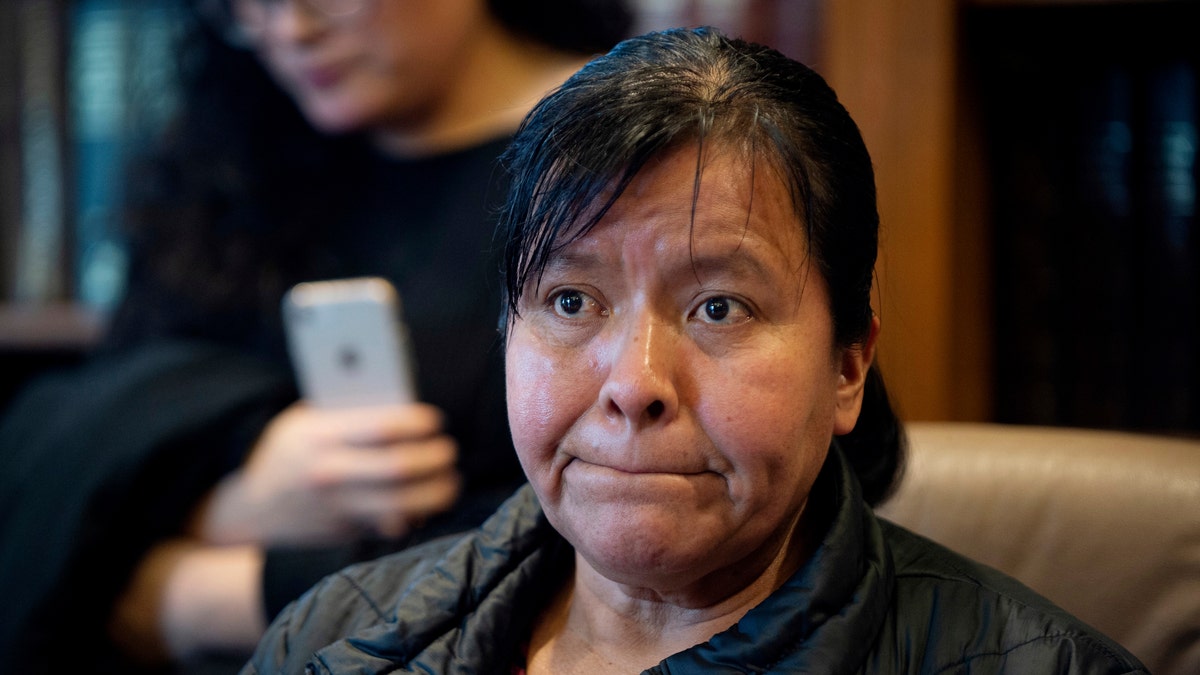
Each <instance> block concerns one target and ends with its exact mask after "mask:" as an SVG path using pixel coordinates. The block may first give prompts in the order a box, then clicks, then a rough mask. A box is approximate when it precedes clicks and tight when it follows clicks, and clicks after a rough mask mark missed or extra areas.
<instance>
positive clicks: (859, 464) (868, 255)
mask: <svg viewBox="0 0 1200 675" xmlns="http://www.w3.org/2000/svg"><path fill="white" fill-rule="evenodd" d="M688 141H694V142H696V143H698V144H700V145H701V146H703V145H705V144H711V143H724V144H735V145H736V146H738V147H742V148H744V149H746V150H748V151H749V153H750V155H751V157H763V158H766V159H767V160H768V161H771V162H772V163H773V164H774V165H775V166H777V167H778V168H779V169H781V174H782V175H783V176H784V177H785V179H786V180H788V182H789V188H790V190H791V193H792V198H793V203H794V204H795V206H796V210H797V213H798V216H799V217H800V221H801V222H802V223H803V224H804V228H805V232H806V235H807V239H808V242H809V250H810V254H811V255H812V258H813V260H814V262H815V263H816V266H817V268H818V269H819V271H820V272H821V274H822V276H823V277H824V279H825V280H826V282H827V284H828V287H829V295H830V303H831V311H832V314H833V324H834V339H835V341H836V343H837V344H838V345H839V346H842V347H848V346H853V345H857V344H862V343H863V342H864V341H865V340H866V339H867V336H868V335H869V332H870V329H871V321H872V312H871V305H870V300H871V285H872V281H873V278H874V266H875V257H876V249H877V245H878V229H879V215H878V212H877V209H876V205H875V178H874V172H873V170H872V168H871V159H870V156H869V155H868V153H867V149H866V146H865V145H864V143H863V140H862V136H861V135H860V133H859V131H858V127H857V126H856V125H855V124H854V121H853V120H852V119H851V118H850V115H849V114H848V113H847V112H846V110H845V108H844V107H842V105H841V104H840V103H839V102H838V100H837V96H836V94H834V92H833V90H832V89H831V88H830V87H829V86H828V85H827V84H826V83H825V81H824V80H823V79H822V78H821V76H820V75H818V74H817V73H815V72H814V71H812V70H811V69H809V68H808V67H806V66H804V65H803V64H800V63H798V62H796V61H793V60H791V59H789V58H787V57H786V56H784V55H782V54H780V53H779V52H777V51H775V50H773V49H770V48H768V47H764V46H761V45H755V44H751V43H748V42H745V41H742V40H736V39H729V38H727V37H725V36H724V35H722V34H721V33H719V32H718V31H716V30H714V29H712V28H698V29H694V30H684V29H676V30H670V31H663V32H658V33H651V34H648V35H644V36H641V37H636V38H632V39H629V40H626V41H624V42H622V43H620V44H619V45H617V46H616V47H615V48H614V49H613V50H612V51H611V52H609V53H608V54H607V55H604V56H602V57H599V58H597V59H595V60H593V61H592V62H590V63H589V64H588V65H587V66H585V67H584V68H583V69H582V70H580V71H579V72H578V73H576V74H575V75H574V76H572V77H571V78H570V79H569V80H568V81H567V82H566V83H564V84H563V85H562V87H561V88H559V89H558V90H557V91H556V92H554V93H552V94H551V95H549V96H547V97H546V98H545V99H544V100H543V101H542V102H541V103H539V104H538V105H537V106H536V107H535V108H534V109H533V110H532V111H531V112H530V114H529V116H528V117H527V118H526V119H525V122H524V124H523V125H522V127H521V130H520V131H519V132H518V134H517V136H516V138H515V139H514V142H513V144H512V145H511V146H510V148H509V150H508V152H507V153H506V154H505V156H504V161H505V163H506V165H507V166H508V167H509V169H510V171H511V173H512V183H511V188H510V193H509V198H508V202H507V205H506V207H505V211H504V213H503V214H502V216H501V223H500V226H501V228H502V230H503V231H504V233H505V234H506V237H507V241H506V244H505V257H504V260H505V273H506V284H505V293H506V307H507V311H508V313H509V317H510V318H515V317H516V315H517V311H518V310H517V307H518V303H519V300H520V296H521V293H522V292H523V289H524V288H525V286H526V284H527V282H530V281H533V280H536V279H537V278H538V277H539V276H540V274H541V272H542V270H543V268H544V267H545V265H546V264H547V262H548V261H549V259H550V257H551V256H552V255H553V254H554V253H555V252H556V251H557V250H559V249H560V248H561V247H562V246H564V245H566V244H567V243H570V242H571V241H573V240H574V239H576V238H578V237H580V236H583V235H584V234H586V233H587V232H588V231H589V230H590V229H591V228H592V227H594V226H595V225H596V223H597V222H599V220H600V219H601V218H602V217H603V216H604V213H605V212H606V211H607V209H608V208H609V207H610V206H611V205H612V204H613V202H614V201H616V199H617V198H618V197H619V196H620V194H621V192H622V191H623V190H624V189H625V187H626V186H627V185H628V184H629V182H630V181H631V180H632V179H633V177H634V176H635V175H636V174H637V173H638V171H639V170H640V169H641V168H642V167H643V166H644V165H645V163H646V162H647V161H648V160H649V159H650V158H652V157H654V156H656V155H659V154H661V153H662V152H663V151H665V150H667V149H669V148H672V147H676V146H677V145H678V144H680V143H682V142H688ZM867 389H868V391H867V392H866V395H865V396H864V409H863V413H862V415H860V418H859V423H858V424H857V425H856V427H855V429H854V431H853V432H851V433H850V434H848V435H846V436H844V437H842V438H841V439H840V441H839V442H840V444H841V446H842V448H843V450H844V451H845V452H846V455H847V457H848V459H849V461H850V462H851V464H852V465H853V466H854V469H855V471H856V473H857V474H858V475H859V478H860V480H861V482H862V483H863V490H864V494H865V496H866V498H867V500H868V501H869V502H870V503H877V502H878V501H881V500H882V499H883V498H884V497H885V496H886V495H887V494H888V492H889V489H890V487H891V485H892V483H893V480H894V477H895V475H896V472H897V469H898V466H899V462H900V458H901V455H902V445H903V434H902V432H901V430H900V426H899V421H898V420H897V418H896V415H895V414H894V412H893V411H892V409H891V405H890V403H889V401H888V398H887V393H886V390H885V389H884V387H883V380H882V378H881V377H880V376H879V373H878V371H877V370H876V369H875V367H874V366H872V372H871V373H870V374H869V375H868V379H867Z"/></svg>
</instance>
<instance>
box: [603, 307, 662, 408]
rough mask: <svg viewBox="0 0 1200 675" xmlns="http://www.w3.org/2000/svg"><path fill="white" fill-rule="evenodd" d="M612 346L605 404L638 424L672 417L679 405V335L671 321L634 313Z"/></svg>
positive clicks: (604, 405)
mask: <svg viewBox="0 0 1200 675" xmlns="http://www.w3.org/2000/svg"><path fill="white" fill-rule="evenodd" d="M631 319H633V320H631V321H629V322H628V324H627V325H626V326H624V328H623V330H620V331H619V332H618V334H617V335H616V336H615V338H614V341H613V344H612V347H611V349H610V350H609V359H610V366H609V369H608V377H607V379H606V380H605V382H604V386H603V387H601V389H600V397H601V404H602V405H603V407H604V409H605V410H606V412H607V413H608V414H609V415H610V416H613V417H619V418H623V419H625V420H628V422H629V423H630V424H633V425H634V426H635V427H643V426H649V425H653V424H657V423H662V422H665V421H668V420H670V419H671V418H672V417H674V415H675V414H676V412H677V411H678V408H679V392H678V390H677V388H676V385H677V383H676V380H675V378H676V356H677V355H676V352H677V348H678V344H677V335H676V332H675V331H674V330H672V327H671V326H670V324H669V323H667V322H663V321H657V320H656V319H655V318H654V317H652V316H649V315H648V314H643V315H641V316H638V317H636V318H635V317H631Z"/></svg>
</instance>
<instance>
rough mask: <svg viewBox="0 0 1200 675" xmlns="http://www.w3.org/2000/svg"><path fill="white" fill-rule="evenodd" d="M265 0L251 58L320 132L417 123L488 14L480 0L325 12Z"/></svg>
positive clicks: (398, 2) (291, 0)
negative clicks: (260, 63) (255, 58)
mask: <svg viewBox="0 0 1200 675" xmlns="http://www.w3.org/2000/svg"><path fill="white" fill-rule="evenodd" d="M245 1H246V2H247V4H251V5H253V4H257V3H258V2H259V0H245ZM269 4H270V5H271V7H270V8H269V9H268V10H266V11H265V12H262V13H261V14H262V15H263V16H265V17H266V18H265V19H263V20H262V22H261V25H260V27H259V29H258V30H257V31H255V33H256V36H257V37H256V38H255V39H254V45H255V49H256V51H257V53H258V55H259V58H260V59H261V60H262V61H263V62H264V64H265V65H266V66H267V69H268V70H269V71H270V72H271V73H272V75H273V76H274V78H275V80H276V81H277V82H278V83H279V84H280V86H281V87H283V89H284V90H285V91H287V92H288V93H289V94H290V95H291V96H292V98H293V99H295V101H296V102H297V104H298V105H299V106H300V108H301V110H302V111H303V112H304V114H305V116H306V117H307V118H308V119H309V122H311V123H312V124H313V126H315V127H317V128H318V129H321V130H323V131H325V132H327V133H339V132H346V131H356V130H371V129H380V128H385V127H394V126H398V127H401V128H403V127H404V125H413V124H420V123H421V119H422V118H423V117H424V116H426V115H428V114H429V111H430V110H431V109H434V108H436V107H437V105H438V103H439V99H440V98H441V97H443V96H446V95H448V92H449V90H450V88H451V85H452V83H453V82H454V80H455V71H456V68H457V67H458V65H459V63H460V60H461V59H462V58H464V57H463V55H464V54H465V53H466V51H467V49H468V48H469V47H470V46H471V45H472V44H473V39H474V36H475V33H476V31H478V30H479V29H480V27H481V26H482V25H484V22H487V21H490V17H489V15H488V14H487V9H486V7H485V5H484V1H483V0H364V2H363V7H362V9H361V10H360V11H358V12H356V13H354V14H352V15H348V16H342V17H333V18H330V17H326V16H324V15H322V14H321V13H320V12H319V11H316V10H313V9H311V7H310V5H309V4H308V3H306V2H304V1H303V0H299V1H297V0H287V1H285V2H273V3H269Z"/></svg>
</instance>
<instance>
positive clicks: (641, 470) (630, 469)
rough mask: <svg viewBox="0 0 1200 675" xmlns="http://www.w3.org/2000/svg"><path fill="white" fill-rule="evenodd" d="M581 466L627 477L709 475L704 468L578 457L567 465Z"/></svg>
mask: <svg viewBox="0 0 1200 675" xmlns="http://www.w3.org/2000/svg"><path fill="white" fill-rule="evenodd" d="M574 463H578V464H581V465H582V467H581V468H587V469H592V470H596V471H600V472H609V473H612V474H614V475H617V476H619V475H621V474H625V475H629V476H654V475H659V476H697V475H700V474H704V473H711V472H710V471H709V470H708V469H706V468H701V469H694V468H691V467H683V466H657V465H653V464H646V465H639V464H637V463H632V462H631V463H623V462H620V461H614V460H606V461H602V462H601V461H595V460H591V459H584V458H582V457H579V456H575V457H572V458H571V461H570V462H569V464H574Z"/></svg>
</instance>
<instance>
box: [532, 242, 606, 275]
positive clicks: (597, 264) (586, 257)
mask: <svg viewBox="0 0 1200 675" xmlns="http://www.w3.org/2000/svg"><path fill="white" fill-rule="evenodd" d="M617 263H618V261H616V260H605V259H603V257H602V256H601V255H600V254H599V253H597V252H595V251H586V250H582V251H581V250H579V249H578V248H576V247H572V248H569V249H566V250H563V251H559V252H558V253H555V254H554V255H552V256H550V259H549V260H547V261H546V267H545V268H544V269H543V270H542V274H543V275H546V274H560V273H563V272H586V271H588V270H593V269H612V268H613V267H614V266H615V265H616V264H617Z"/></svg>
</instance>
